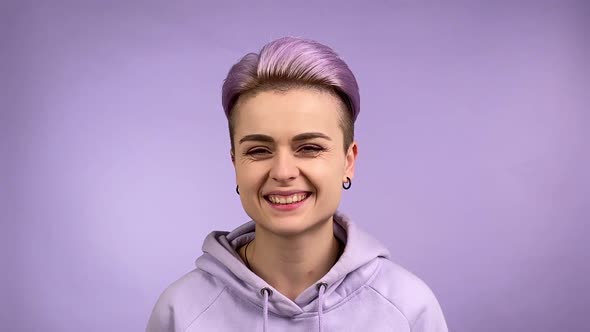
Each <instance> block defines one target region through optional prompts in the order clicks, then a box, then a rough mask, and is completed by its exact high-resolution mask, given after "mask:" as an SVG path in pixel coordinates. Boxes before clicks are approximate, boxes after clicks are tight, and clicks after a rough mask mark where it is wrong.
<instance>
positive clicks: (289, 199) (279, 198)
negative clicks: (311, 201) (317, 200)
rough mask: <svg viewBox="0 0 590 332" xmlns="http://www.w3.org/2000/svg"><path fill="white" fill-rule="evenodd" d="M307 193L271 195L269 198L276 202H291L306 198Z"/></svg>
mask: <svg viewBox="0 0 590 332" xmlns="http://www.w3.org/2000/svg"><path fill="white" fill-rule="evenodd" d="M306 197H307V194H306V193H305V194H294V195H291V196H280V195H269V196H268V200H269V201H271V202H273V203H275V204H291V203H297V202H299V201H302V200H304V199H305V198H306Z"/></svg>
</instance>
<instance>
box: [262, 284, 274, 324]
mask: <svg viewBox="0 0 590 332" xmlns="http://www.w3.org/2000/svg"><path fill="white" fill-rule="evenodd" d="M260 293H261V294H262V296H264V305H263V306H262V318H263V323H262V331H263V332H268V330H267V329H268V298H269V297H270V296H271V295H272V290H271V289H270V288H268V287H264V288H263V289H261V290H260Z"/></svg>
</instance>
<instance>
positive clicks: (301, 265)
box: [232, 88, 358, 300]
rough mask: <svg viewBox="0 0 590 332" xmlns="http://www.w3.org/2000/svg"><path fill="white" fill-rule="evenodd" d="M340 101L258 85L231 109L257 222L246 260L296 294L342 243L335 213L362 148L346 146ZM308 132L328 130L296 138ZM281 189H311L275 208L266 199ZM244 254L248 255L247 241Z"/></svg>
mask: <svg viewBox="0 0 590 332" xmlns="http://www.w3.org/2000/svg"><path fill="white" fill-rule="evenodd" d="M341 107H342V103H341V102H340V100H339V99H338V98H337V97H336V96H335V95H334V94H331V93H329V92H325V91H321V90H318V89H310V88H294V89H291V90H288V91H264V92H260V93H258V94H256V95H254V96H249V97H247V98H245V99H244V100H239V102H238V104H237V105H236V106H235V108H234V112H236V113H235V114H234V116H235V117H236V118H235V132H234V138H233V139H234V146H235V152H234V153H232V161H233V164H234V168H235V173H236V181H237V184H238V185H239V187H240V200H241V202H242V206H243V207H244V210H245V211H246V213H247V214H248V215H249V216H250V217H251V218H252V219H253V220H254V221H255V222H256V238H255V240H254V241H253V242H252V243H250V245H249V246H248V251H247V254H248V261H249V263H250V266H251V268H252V270H253V271H254V273H256V274H257V275H259V276H260V277H261V278H262V279H264V280H265V281H266V282H268V283H269V284H270V285H272V286H273V287H274V288H276V289H277V290H278V291H280V292H281V293H282V294H284V295H286V296H287V297H289V298H291V299H292V300H294V299H295V298H296V297H297V295H299V294H300V293H301V292H302V291H303V290H305V289H306V288H307V287H309V286H310V285H312V284H313V283H315V282H316V281H317V280H319V279H320V278H321V277H322V276H324V275H325V274H326V273H327V272H328V271H329V270H330V268H331V267H332V266H333V265H334V263H335V262H336V260H337V259H338V255H339V251H340V246H341V244H340V243H339V241H338V240H337V239H336V238H335V237H334V235H333V219H332V216H333V214H334V213H335V211H336V209H337V207H338V205H339V203H340V198H341V194H342V190H343V189H342V183H343V182H345V181H346V177H350V178H351V179H352V178H353V176H354V166H355V161H356V157H357V154H358V147H357V143H356V142H353V143H352V144H351V146H350V147H349V148H348V149H347V152H346V153H344V146H343V144H344V143H343V137H342V129H341V128H340V126H339V113H338V112H339V111H340V109H341ZM304 133H320V134H322V135H323V136H325V137H316V138H306V139H304V140H300V141H299V140H297V141H296V140H294V137H296V136H297V135H300V134H304ZM251 135H264V136H265V138H263V139H261V138H260V137H253V136H251ZM248 137H249V138H250V139H247V140H244V138H248ZM277 190H278V191H290V190H297V191H302V192H310V193H311V194H310V196H309V197H308V198H307V200H306V201H305V202H304V204H303V205H302V206H301V207H299V208H298V209H296V210H293V211H278V210H276V209H274V208H272V207H271V205H270V204H269V202H268V201H267V200H266V199H265V198H264V195H266V194H267V193H269V192H271V191H277ZM239 253H240V255H241V256H242V258H244V247H242V248H241V249H240V250H239Z"/></svg>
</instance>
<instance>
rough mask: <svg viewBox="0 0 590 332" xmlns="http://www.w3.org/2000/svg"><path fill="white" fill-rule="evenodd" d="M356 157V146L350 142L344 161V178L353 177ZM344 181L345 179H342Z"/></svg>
mask: <svg viewBox="0 0 590 332" xmlns="http://www.w3.org/2000/svg"><path fill="white" fill-rule="evenodd" d="M357 156H358V144H357V143H356V141H355V142H352V144H350V146H349V147H348V151H347V152H346V157H345V158H346V159H345V166H344V176H345V177H349V178H351V179H352V178H353V177H354V166H355V163H356V158H357ZM344 180H346V179H344Z"/></svg>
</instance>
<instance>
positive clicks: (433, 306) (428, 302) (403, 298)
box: [368, 258, 448, 332]
mask: <svg viewBox="0 0 590 332" xmlns="http://www.w3.org/2000/svg"><path fill="white" fill-rule="evenodd" d="M379 261H380V270H379V272H378V273H377V275H376V276H375V278H374V279H373V280H372V281H371V282H370V283H369V285H368V286H369V287H371V288H372V289H373V290H374V291H375V292H377V293H379V294H380V295H381V296H383V297H384V298H385V299H387V301H389V302H390V303H391V304H392V305H393V306H395V307H396V308H397V310H399V311H400V312H401V313H402V314H403V315H404V316H405V317H406V319H407V320H408V325H409V326H410V330H411V331H412V332H426V331H428V332H447V331H448V329H447V325H446V321H445V318H444V315H443V312H442V309H441V308H440V305H439V303H438V300H437V299H436V296H435V295H434V293H433V292H432V290H431V289H430V287H428V285H426V283H425V282H424V281H422V280H421V279H420V278H418V277H417V276H416V275H414V274H413V273H412V272H410V271H408V270H406V269H404V268H403V267H401V266H400V265H398V264H396V263H394V262H392V261H390V260H389V259H386V258H379Z"/></svg>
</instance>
